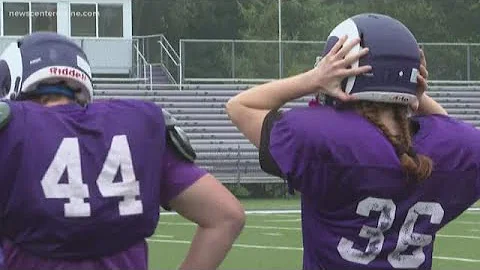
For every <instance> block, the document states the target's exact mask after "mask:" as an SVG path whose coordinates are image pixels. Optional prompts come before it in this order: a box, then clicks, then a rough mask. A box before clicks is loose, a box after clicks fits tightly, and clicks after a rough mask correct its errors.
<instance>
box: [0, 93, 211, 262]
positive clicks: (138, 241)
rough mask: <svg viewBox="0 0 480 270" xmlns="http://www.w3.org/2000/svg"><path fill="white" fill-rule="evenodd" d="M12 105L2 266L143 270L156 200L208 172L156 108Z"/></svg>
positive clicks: (1, 154) (1, 203) (1, 192)
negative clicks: (171, 138)
mask: <svg viewBox="0 0 480 270" xmlns="http://www.w3.org/2000/svg"><path fill="white" fill-rule="evenodd" d="M9 104H10V108H11V114H12V119H11V121H10V122H9V124H8V125H7V126H6V127H5V128H4V129H3V130H2V131H0V141H1V142H2V147H1V148H0V164H2V166H1V167H0V179H1V184H0V185H1V187H2V188H1V189H0V207H1V210H2V213H3V215H2V220H1V232H2V235H3V237H4V253H5V261H6V265H7V267H8V269H38V268H41V269H59V268H61V269H78V270H82V269H146V268H147V265H148V262H147V255H148V254H147V246H146V242H145V238H146V237H149V236H150V235H152V234H153V232H154V231H155V228H156V227H157V223H158V219H159V210H160V206H163V207H168V202H169V201H170V200H171V199H172V198H174V197H175V196H177V195H178V194H179V193H180V192H181V191H183V190H184V189H186V188H187V187H189V186H190V185H191V184H193V183H194V182H195V181H196V180H197V179H199V178H200V177H201V176H203V175H204V174H205V173H206V172H205V171H204V170H202V169H199V168H197V167H196V166H195V165H194V164H191V163H188V162H186V161H184V160H183V159H182V158H181V157H180V156H179V155H178V154H177V153H176V152H175V150H174V149H173V148H172V147H171V146H169V145H167V141H166V127H165V123H164V119H163V115H162V112H161V109H160V108H159V107H158V106H156V105H155V104H153V103H147V102H140V101H125V100H123V101H120V100H118V101H105V102H95V103H92V104H90V105H88V106H87V107H80V106H79V105H76V104H68V105H59V106H53V107H49V108H47V107H44V106H41V105H39V104H36V103H33V102H29V101H25V102H10V103H9Z"/></svg>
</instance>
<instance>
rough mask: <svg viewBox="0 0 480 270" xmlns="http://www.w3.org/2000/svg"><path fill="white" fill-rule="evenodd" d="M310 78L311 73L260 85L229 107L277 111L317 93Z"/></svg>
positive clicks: (231, 102)
mask: <svg viewBox="0 0 480 270" xmlns="http://www.w3.org/2000/svg"><path fill="white" fill-rule="evenodd" d="M310 78H311V71H309V72H306V73H302V74H299V75H296V76H293V77H289V78H285V79H280V80H276V81H272V82H269V83H266V84H262V85H258V86H255V87H253V88H251V89H249V90H246V91H243V92H242V93H240V94H238V95H237V96H235V97H234V98H232V99H231V100H230V101H229V103H230V104H228V105H232V104H238V105H240V106H244V107H246V108H250V109H256V110H272V109H277V108H279V107H281V106H283V105H284V104H285V103H287V102H288V101H291V100H294V99H297V98H300V97H303V96H306V95H309V94H312V93H313V92H315V89H314V87H313V84H310V83H309V81H311V80H310ZM228 105H227V106H228Z"/></svg>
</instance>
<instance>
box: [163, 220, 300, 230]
mask: <svg viewBox="0 0 480 270" xmlns="http://www.w3.org/2000/svg"><path fill="white" fill-rule="evenodd" d="M160 225H179V226H197V224H195V223H193V222H160ZM244 228H247V229H262V230H287V231H301V230H302V228H295V227H276V226H252V225H246V226H245V227H244Z"/></svg>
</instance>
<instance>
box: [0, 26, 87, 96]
mask: <svg viewBox="0 0 480 270" xmlns="http://www.w3.org/2000/svg"><path fill="white" fill-rule="evenodd" d="M51 85H63V86H64V88H63V89H68V90H64V91H68V92H64V93H63V94H65V95H67V96H70V97H72V98H73V99H75V101H76V102H78V103H79V104H82V105H84V104H86V103H89V102H90V101H91V100H92V96H93V85H92V73H91V69H90V64H89V62H88V59H87V56H86V55H85V53H84V52H83V50H82V49H81V48H80V47H79V46H78V45H77V44H76V43H75V42H74V41H72V40H70V39H68V38H67V37H65V36H62V35H60V34H57V33H54V32H36V33H32V34H31V35H27V36H25V37H23V38H21V39H19V40H18V41H17V42H13V43H11V44H10V45H9V46H8V47H7V48H6V49H5V50H4V52H3V53H2V55H0V89H1V90H2V91H1V96H2V97H3V98H4V99H10V100H22V99H26V98H28V97H29V96H31V95H35V94H41V93H57V94H62V92H61V89H60V90H59V89H58V88H57V89H55V87H49V86H51ZM45 86H46V87H45ZM40 89H41V90H42V91H41V90H40Z"/></svg>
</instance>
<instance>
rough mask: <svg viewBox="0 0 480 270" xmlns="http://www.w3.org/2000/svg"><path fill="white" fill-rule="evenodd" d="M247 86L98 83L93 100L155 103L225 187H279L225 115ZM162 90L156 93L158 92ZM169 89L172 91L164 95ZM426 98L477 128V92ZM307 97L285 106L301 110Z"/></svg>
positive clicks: (440, 90) (441, 91)
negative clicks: (268, 184) (173, 120)
mask: <svg viewBox="0 0 480 270" xmlns="http://www.w3.org/2000/svg"><path fill="white" fill-rule="evenodd" d="M248 87H249V85H194V86H192V85H189V86H185V87H184V89H183V90H181V91H180V90H178V89H175V87H174V86H171V87H161V89H155V87H154V89H153V90H149V89H148V87H147V86H146V85H143V84H135V83H130V84H128V83H119V84H114V83H96V85H95V92H94V95H95V98H99V99H110V98H130V99H144V100H150V101H153V102H155V103H156V104H159V105H161V106H162V107H163V108H165V109H166V110H167V111H169V112H170V113H171V114H172V115H173V116H174V117H175V118H176V119H177V120H178V123H179V125H180V126H181V127H182V128H183V129H184V130H185V131H186V132H187V134H188V135H189V138H190V140H191V143H192V145H193V147H194V149H195V150H196V152H197V156H198V160H197V163H198V164H199V165H200V166H202V167H204V168H206V169H208V170H209V171H210V172H211V173H213V174H214V175H215V176H216V177H217V178H219V179H220V180H221V181H222V182H224V183H236V182H242V183H253V182H263V183H266V182H279V181H282V180H281V179H278V178H276V177H272V176H269V175H267V174H265V173H263V172H262V171H261V169H260V166H259V163H258V152H257V149H256V148H255V147H254V146H253V145H252V144H251V143H250V142H249V141H248V140H247V139H245V138H244V137H243V136H242V135H241V134H240V132H239V131H238V130H237V129H236V127H234V126H233V125H232V124H231V122H230V120H229V119H228V116H227V115H226V112H225V109H224V108H225V103H226V102H227V101H228V99H229V98H230V97H232V96H234V95H235V94H237V93H239V92H240V91H242V90H244V89H246V88H248ZM158 88H160V87H158ZM168 88H170V89H168ZM429 95H431V96H432V97H433V98H434V99H436V100H437V101H438V102H440V103H441V104H442V105H443V106H444V107H445V108H446V109H447V111H448V112H449V113H450V115H451V116H453V117H456V118H459V119H462V120H465V121H466V122H469V123H471V124H473V125H475V126H477V127H480V86H478V87H472V86H460V87H459V86H432V87H431V89H430V90H429ZM309 99H310V97H305V98H302V99H299V100H296V101H294V102H291V103H289V104H287V106H286V108H292V107H295V106H305V105H306V104H307V103H308V100H309Z"/></svg>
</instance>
